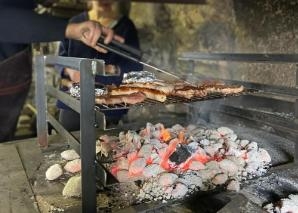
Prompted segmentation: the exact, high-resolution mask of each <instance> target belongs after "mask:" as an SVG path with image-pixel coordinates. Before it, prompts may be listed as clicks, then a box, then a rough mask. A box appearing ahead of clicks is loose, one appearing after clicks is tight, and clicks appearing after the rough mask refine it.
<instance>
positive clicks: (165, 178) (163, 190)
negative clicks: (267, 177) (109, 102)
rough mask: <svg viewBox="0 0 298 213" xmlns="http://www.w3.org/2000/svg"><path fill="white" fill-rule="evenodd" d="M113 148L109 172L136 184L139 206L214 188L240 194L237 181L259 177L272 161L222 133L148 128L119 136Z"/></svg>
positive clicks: (253, 145)
mask: <svg viewBox="0 0 298 213" xmlns="http://www.w3.org/2000/svg"><path fill="white" fill-rule="evenodd" d="M105 141H108V138H106V139H105ZM114 141H115V140H114V139H113V142H114ZM114 144H115V143H114ZM116 144H118V145H117V147H114V146H113V157H114V158H115V159H118V160H117V162H115V163H113V164H112V165H110V170H111V172H112V174H114V175H115V176H116V177H117V178H118V180H119V181H124V182H126V181H135V180H141V181H142V184H141V189H140V194H139V198H140V200H144V199H145V200H147V199H149V200H151V199H156V197H158V199H161V200H167V199H175V198H180V197H183V196H184V195H185V194H187V193H190V192H192V191H194V190H209V189H213V188H214V187H216V186H218V185H227V188H228V189H229V190H239V189H240V181H241V180H242V179H246V178H250V177H253V176H257V175H261V174H263V173H264V172H266V168H268V165H269V163H270V161H271V158H270V156H269V154H268V152H267V151H266V150H264V149H262V148H259V147H258V144H257V143H256V142H250V141H248V140H242V139H239V138H238V136H237V135H236V134H235V133H234V131H233V130H231V129H229V128H227V127H220V128H218V129H202V128H199V127H196V126H194V125H189V126H188V127H183V126H181V125H179V124H176V125H174V126H173V127H171V128H165V127H164V126H163V124H161V123H158V124H156V125H153V124H151V123H147V125H146V127H145V128H144V129H143V130H141V131H140V133H137V132H135V131H128V132H121V133H120V134H119V140H118V142H117V143H116ZM117 156H123V157H121V158H117Z"/></svg>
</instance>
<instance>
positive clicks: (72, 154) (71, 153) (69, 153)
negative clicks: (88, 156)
mask: <svg viewBox="0 0 298 213" xmlns="http://www.w3.org/2000/svg"><path fill="white" fill-rule="evenodd" d="M61 157H62V158H63V159H64V160H75V159H78V158H80V156H79V155H78V153H77V152H76V151H75V150H73V149H70V150H66V151H64V152H61Z"/></svg>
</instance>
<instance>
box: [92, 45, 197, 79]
mask: <svg viewBox="0 0 298 213" xmlns="http://www.w3.org/2000/svg"><path fill="white" fill-rule="evenodd" d="M97 45H98V46H100V47H102V48H104V49H107V50H108V51H110V52H113V53H115V54H117V55H120V56H122V57H124V58H127V59H129V60H131V61H134V62H137V63H139V64H142V65H143V66H146V67H149V68H152V69H154V70H155V71H158V72H161V73H164V74H166V75H168V76H171V77H173V78H174V79H177V80H179V81H183V82H185V83H187V84H192V83H191V82H188V81H185V80H183V79H181V78H180V77H178V76H177V75H175V74H173V73H171V72H169V71H166V70H163V69H160V68H158V67H156V66H155V65H151V64H148V63H146V62H144V61H142V60H140V59H137V58H135V57H134V56H131V55H129V53H125V52H122V51H121V50H117V49H115V48H113V47H110V46H108V45H105V44H102V43H99V42H98V43H97Z"/></svg>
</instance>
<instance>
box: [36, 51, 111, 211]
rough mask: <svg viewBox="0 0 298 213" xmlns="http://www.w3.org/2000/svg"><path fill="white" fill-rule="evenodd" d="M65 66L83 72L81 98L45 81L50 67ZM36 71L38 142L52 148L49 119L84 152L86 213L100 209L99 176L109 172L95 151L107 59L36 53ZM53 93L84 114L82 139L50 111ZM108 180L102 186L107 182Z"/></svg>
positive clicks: (82, 115)
mask: <svg viewBox="0 0 298 213" xmlns="http://www.w3.org/2000/svg"><path fill="white" fill-rule="evenodd" d="M49 65H51V66H57V65H58V66H62V67H69V68H73V69H75V70H78V71H79V72H80V73H81V101H78V100H75V99H74V98H71V97H67V96H65V95H64V94H63V93H62V92H61V91H59V90H58V89H56V88H53V87H47V85H46V80H45V74H46V73H45V67H46V66H49ZM34 70H35V72H36V88H35V89H36V91H35V94H36V106H37V112H38V116H37V141H38V143H39V145H40V146H41V147H42V148H47V147H48V138H47V136H48V135H47V132H48V130H47V128H48V125H47V122H50V123H51V124H52V125H53V127H54V128H55V129H56V130H57V131H58V133H60V135H62V136H64V137H65V139H66V140H67V142H68V143H69V145H70V146H71V147H72V148H74V149H75V150H76V151H77V152H78V153H80V155H81V167H82V169H81V171H82V172H81V185H82V212H86V213H87V212H88V213H95V212H96V175H97V176H99V177H106V176H107V174H106V171H105V170H104V169H103V168H102V166H101V165H97V163H96V153H95V146H96V145H95V144H96V136H95V128H94V125H95V116H94V108H95V94H94V89H95V86H94V85H95V84H94V76H95V74H99V75H105V70H104V61H102V60H95V59H94V60H91V59H82V58H72V57H60V56H36V57H35V63H34ZM48 91H50V92H49V93H50V94H51V95H53V96H54V97H56V98H59V99H61V100H62V101H64V102H66V103H67V104H68V105H69V106H70V107H71V108H72V109H74V110H75V111H76V112H78V113H80V126H81V130H80V140H77V139H76V138H75V137H74V136H73V135H72V134H71V133H69V132H68V131H67V130H65V128H64V127H63V126H62V125H61V124H60V123H59V122H58V121H57V120H56V119H55V118H54V117H53V116H51V115H50V114H49V113H48V112H47V98H46V97H47V96H46V94H47V93H48ZM99 117H100V122H97V125H98V128H100V129H105V118H104V114H103V113H99ZM105 181H106V179H104V180H103V182H102V185H105Z"/></svg>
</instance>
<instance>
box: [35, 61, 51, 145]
mask: <svg viewBox="0 0 298 213" xmlns="http://www.w3.org/2000/svg"><path fill="white" fill-rule="evenodd" d="M34 63H35V64H34V69H35V75H36V87H35V97H36V106H37V141H38V143H39V145H40V146H41V147H47V146H48V139H47V134H48V126H47V121H46V117H47V106H46V88H45V59H44V57H43V56H37V57H35V62H34Z"/></svg>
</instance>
